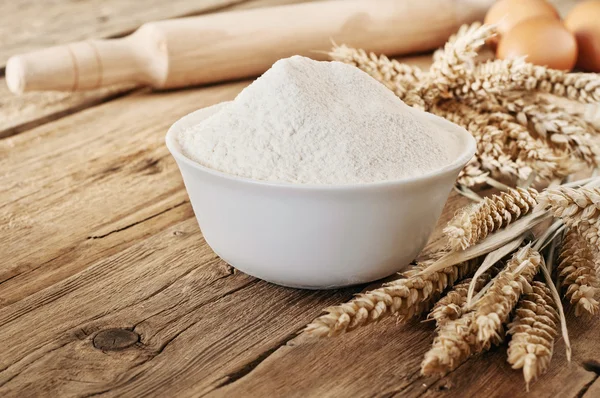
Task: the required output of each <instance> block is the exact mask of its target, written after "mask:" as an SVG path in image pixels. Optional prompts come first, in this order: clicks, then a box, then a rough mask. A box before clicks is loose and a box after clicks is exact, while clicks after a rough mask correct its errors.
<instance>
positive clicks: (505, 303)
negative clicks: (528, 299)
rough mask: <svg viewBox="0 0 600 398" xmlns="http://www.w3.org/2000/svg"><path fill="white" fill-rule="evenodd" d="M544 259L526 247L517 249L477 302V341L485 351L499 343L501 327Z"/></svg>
mask: <svg viewBox="0 0 600 398" xmlns="http://www.w3.org/2000/svg"><path fill="white" fill-rule="evenodd" d="M540 264H543V258H542V256H541V255H540V253H538V252H537V251H536V250H534V249H532V248H531V246H529V245H527V246H524V247H523V248H521V249H519V250H518V251H517V252H516V253H515V254H514V255H513V257H512V258H511V259H510V260H509V261H508V262H507V264H506V267H505V268H504V269H503V270H502V271H500V273H499V274H498V276H497V277H496V279H495V280H494V282H493V284H492V286H491V287H490V288H489V290H488V291H487V292H486V293H485V294H484V295H483V296H482V297H481V299H480V300H479V301H478V302H477V303H476V306H475V314H476V320H475V322H476V328H477V340H478V342H479V343H481V344H482V345H483V346H485V347H486V348H487V347H489V346H490V345H491V344H492V343H494V344H497V343H499V342H500V341H502V334H503V328H502V324H503V323H505V322H506V321H507V320H508V317H509V316H510V313H511V312H512V310H513V309H514V307H515V305H516V304H517V302H518V300H519V297H520V296H521V294H523V293H530V292H531V285H530V283H531V281H532V280H533V277H534V276H535V274H537V272H538V270H539V267H540Z"/></svg>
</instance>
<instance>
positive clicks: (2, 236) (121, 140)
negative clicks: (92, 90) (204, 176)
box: [0, 82, 247, 306]
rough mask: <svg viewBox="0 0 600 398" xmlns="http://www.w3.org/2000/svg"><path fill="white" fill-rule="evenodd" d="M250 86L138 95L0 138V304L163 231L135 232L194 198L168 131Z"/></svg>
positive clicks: (157, 225) (180, 214) (186, 213)
mask: <svg viewBox="0 0 600 398" xmlns="http://www.w3.org/2000/svg"><path fill="white" fill-rule="evenodd" d="M246 84H247V83H243V82H242V83H234V84H230V85H226V86H221V87H210V88H206V89H197V90H187V91H182V92H170V93H161V94H152V93H140V94H138V95H133V96H128V97H125V98H122V99H119V100H117V101H112V102H109V103H106V104H102V105H100V106H97V107H94V108H91V109H88V110H85V111H82V112H78V113H76V114H74V115H71V116H69V117H65V118H63V119H60V120H58V121H56V122H53V123H49V124H46V125H43V126H41V127H39V128H36V129H34V130H31V131H28V132H25V133H23V134H20V135H18V136H15V137H11V138H8V139H5V140H2V141H0V170H2V173H1V174H0V220H1V222H0V225H1V227H0V257H1V258H4V259H10V262H8V263H7V264H5V266H4V267H3V268H2V269H1V270H0V283H1V286H2V288H1V289H0V306H1V305H5V304H7V303H10V302H13V301H15V300H18V299H20V298H22V297H25V296H26V295H28V294H30V293H32V292H35V291H38V290H40V289H43V288H45V287H47V286H49V284H51V283H54V282H56V281H57V280H60V279H61V278H64V277H66V276H69V275H72V274H73V273H76V272H78V271H80V270H82V269H84V268H85V267H86V266H87V265H88V264H90V263H91V262H93V261H95V260H97V259H99V258H101V257H106V256H108V255H110V254H112V253H115V252H116V251H119V250H122V249H123V248H124V247H127V245H129V244H131V243H133V242H135V241H136V240H138V239H141V238H144V237H146V236H149V235H151V234H153V233H156V232H157V231H159V230H160V228H163V227H164V226H165V224H164V223H155V224H149V225H148V227H152V226H154V227H155V228H157V229H150V230H145V229H144V228H133V229H127V228H128V227H129V226H131V225H135V224H136V223H137V222H139V221H141V220H145V219H148V218H151V217H153V216H154V215H157V214H160V213H162V212H164V211H166V210H168V209H171V208H173V207H175V206H179V205H181V204H182V203H183V202H185V201H186V200H187V195H186V193H185V191H184V188H183V183H182V181H181V178H180V176H179V171H178V170H177V166H176V164H175V162H174V161H173V160H172V159H171V157H170V155H169V153H168V151H167V149H166V147H165V145H164V136H165V133H166V130H167V128H168V127H169V125H170V124H171V123H173V122H174V121H175V120H177V119H178V118H180V117H181V116H183V115H185V114H186V113H189V112H191V111H193V110H195V109H197V108H201V107H204V106H208V105H211V104H213V103H216V102H220V101H224V100H227V99H231V98H233V97H234V96H235V95H236V94H237V92H239V91H240V90H241V89H242V88H243V87H244V86H245V85H246ZM185 206H187V205H185ZM172 215H173V216H175V215H177V217H173V219H172V220H171V221H169V222H172V223H175V222H178V221H181V217H189V216H191V213H190V212H189V209H186V210H185V211H178V212H175V213H172ZM171 225H172V224H171ZM113 231H121V232H118V233H115V234H111V232H113ZM113 235H119V238H118V239H117V237H116V236H113Z"/></svg>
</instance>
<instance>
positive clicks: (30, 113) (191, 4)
mask: <svg viewBox="0 0 600 398" xmlns="http://www.w3.org/2000/svg"><path fill="white" fill-rule="evenodd" d="M309 1H316V0H202V1H189V0H178V1H176V2H169V3H168V4H167V3H164V2H156V1H153V2H151V3H148V2H143V3H139V2H138V3H136V2H122V1H114V0H113V1H108V2H107V1H102V2H101V3H102V4H103V7H101V8H102V10H104V11H103V12H104V13H109V14H110V16H106V17H98V18H99V19H97V18H95V17H94V18H92V17H93V14H94V12H98V10H99V9H100V8H98V7H97V6H98V3H100V2H98V1H95V0H87V1H85V2H78V3H77V5H76V6H75V8H72V7H73V4H72V3H70V2H65V1H53V2H51V3H50V4H48V2H43V3H42V2H33V1H29V2H27V3H25V4H23V3H22V2H20V3H19V4H18V7H17V3H16V2H3V3H2V4H0V15H11V14H8V11H6V13H5V12H4V11H3V10H4V9H5V8H6V9H9V8H10V9H12V8H13V7H17V8H18V13H17V14H16V15H15V14H13V17H11V18H10V19H6V22H7V23H4V24H0V33H2V32H3V29H6V30H7V31H8V30H12V29H14V28H15V26H14V25H12V24H13V23H14V24H21V23H22V21H23V20H29V19H20V18H21V17H19V15H21V14H26V15H29V14H36V18H37V19H39V20H40V21H41V22H40V23H39V24H38V25H36V26H34V27H32V26H30V25H28V28H29V29H22V28H21V27H19V29H17V30H16V31H11V34H10V35H9V34H6V35H0V66H2V65H4V62H5V61H6V59H7V57H8V55H11V54H16V53H19V52H24V51H29V50H32V49H35V48H39V47H43V46H44V43H46V42H44V40H46V41H48V42H49V43H50V44H61V43H66V42H69V41H74V40H79V39H83V38H102V37H107V36H114V35H119V34H123V33H126V32H128V31H131V30H134V29H135V28H137V27H138V26H139V25H140V24H141V23H143V22H147V21H150V20H154V19H166V18H170V17H176V16H182V15H187V14H190V13H193V14H203V13H209V12H212V11H215V10H216V11H219V12H226V11H233V10H241V9H249V8H258V7H268V6H274V5H284V4H293V3H304V2H309ZM172 3H176V4H175V7H173V8H172V7H171V4H172ZM123 7H134V8H139V9H140V10H141V11H142V12H141V14H140V13H137V12H135V13H133V14H131V15H127V14H126V15H123V16H117V17H116V19H112V18H113V14H115V13H118V12H120V10H121V9H122V8H123ZM48 8H49V9H50V10H51V11H49V12H47V9H48ZM80 8H82V9H85V12H84V14H85V15H83V17H82V18H81V19H78V17H79V16H80V15H79V14H78V12H79V10H80ZM147 8H151V9H152V10H151V14H145V12H146V9H147ZM140 10H138V11H140ZM190 10H192V11H190ZM184 11H185V12H184ZM178 12H180V13H178ZM58 14H60V15H61V18H65V19H66V20H67V21H65V20H64V19H53V18H51V15H58ZM101 15H102V14H101ZM23 18H24V17H23ZM90 18H92V19H93V21H95V22H94V23H96V24H97V25H98V26H94V24H92V25H90V24H89V19H90ZM107 18H108V19H107ZM136 18H137V19H136ZM37 19H36V20H37ZM104 19H107V21H110V26H105V22H103V21H104ZM65 23H66V24H67V25H69V28H68V29H66V28H65V25H64V24H65ZM106 23H108V22H106ZM71 25H72V26H71ZM40 31H43V32H46V31H50V32H52V33H51V34H50V35H46V34H40ZM15 32H16V34H17V38H16V39H15V37H14V35H15ZM115 32H116V33H115ZM38 35H39V36H38ZM30 36H32V37H35V40H30V39H29V37H30ZM3 40H4V41H8V42H10V46H9V47H7V46H5V45H3V44H7V43H2V41H3ZM131 90H133V87H132V86H118V87H110V88H102V89H99V90H91V91H86V92H77V93H65V92H32V93H25V94H23V95H20V96H15V95H13V94H12V93H10V92H9V91H8V87H7V86H6V82H5V81H4V78H0V139H1V138H5V137H9V136H11V135H14V134H17V133H20V132H22V131H26V130H29V129H31V128H33V127H36V126H39V125H41V124H44V123H47V122H49V121H52V120H56V119H58V118H61V117H63V116H65V115H69V114H72V113H75V112H77V111H80V110H82V109H85V108H88V107H91V106H94V105H98V104H101V103H103V102H106V101H110V100H112V99H114V98H116V97H119V96H122V95H125V94H127V93H129V92H131Z"/></svg>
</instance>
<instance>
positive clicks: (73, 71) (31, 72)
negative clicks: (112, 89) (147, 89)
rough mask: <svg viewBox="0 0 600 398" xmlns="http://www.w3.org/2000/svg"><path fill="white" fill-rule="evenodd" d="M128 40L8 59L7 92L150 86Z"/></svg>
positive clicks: (78, 45)
mask: <svg viewBox="0 0 600 398" xmlns="http://www.w3.org/2000/svg"><path fill="white" fill-rule="evenodd" d="M132 47H133V46H132V43H131V42H130V40H129V39H127V38H125V39H114V40H90V41H80V42H76V43H71V44H68V45H63V46H56V47H51V48H47V49H43V50H38V51H33V52H30V53H27V54H22V55H17V56H14V57H11V58H10V59H9V60H8V62H7V64H6V83H7V85H8V88H9V89H10V91H12V92H13V93H15V94H21V93H23V92H26V91H36V90H59V91H81V90H91V89H96V88H99V87H104V86H108V85H111V84H116V83H131V82H138V83H150V82H149V81H148V80H149V77H148V74H147V73H145V71H144V63H143V62H140V60H139V59H138V52H136V51H134V50H133V49H132Z"/></svg>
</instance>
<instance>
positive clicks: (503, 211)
mask: <svg viewBox="0 0 600 398" xmlns="http://www.w3.org/2000/svg"><path fill="white" fill-rule="evenodd" d="M537 196H538V192H537V191H536V190H535V189H533V188H529V189H522V188H517V189H509V190H508V191H507V192H502V193H500V194H499V195H493V196H492V197H486V198H485V199H483V201H481V202H480V203H477V204H475V205H473V206H470V207H468V208H466V209H464V210H463V211H462V212H460V213H459V214H457V215H456V216H454V218H453V219H452V220H450V222H449V223H448V226H447V227H446V228H444V233H445V234H446V236H447V237H448V243H449V245H450V248H451V249H452V250H464V249H466V248H468V247H470V246H472V245H474V244H475V243H477V242H480V241H481V240H482V239H484V238H485V237H486V236H488V235H489V234H490V233H492V232H495V231H497V230H499V229H501V228H504V227H505V226H507V225H508V224H510V223H511V222H514V221H516V220H517V219H519V218H521V217H522V216H524V215H526V214H529V213H530V212H531V211H532V210H533V208H534V207H535V206H536V205H537V200H536V198H537Z"/></svg>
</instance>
